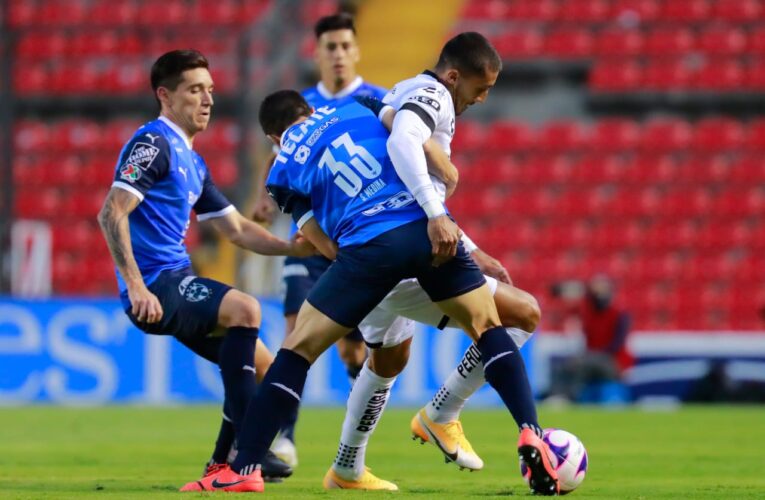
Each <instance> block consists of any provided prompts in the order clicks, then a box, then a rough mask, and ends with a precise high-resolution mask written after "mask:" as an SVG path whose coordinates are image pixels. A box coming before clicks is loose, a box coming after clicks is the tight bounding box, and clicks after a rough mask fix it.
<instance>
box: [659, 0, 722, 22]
mask: <svg viewBox="0 0 765 500" xmlns="http://www.w3.org/2000/svg"><path fill="white" fill-rule="evenodd" d="M710 15H711V9H710V4H709V2H708V1H707V0H672V1H669V2H664V5H663V7H662V8H661V12H660V13H659V18H660V19H661V20H662V21H670V22H675V23H683V24H690V23H695V22H699V21H706V20H707V19H709V18H710Z"/></svg>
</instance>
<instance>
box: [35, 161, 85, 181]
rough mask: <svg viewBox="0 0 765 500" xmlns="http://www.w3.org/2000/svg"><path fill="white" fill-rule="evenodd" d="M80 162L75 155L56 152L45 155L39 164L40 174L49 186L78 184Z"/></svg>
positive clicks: (80, 170)
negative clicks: (51, 154) (55, 153)
mask: <svg viewBox="0 0 765 500" xmlns="http://www.w3.org/2000/svg"><path fill="white" fill-rule="evenodd" d="M81 167H82V164H81V162H80V159H79V158H78V157H77V156H69V155H67V156H64V155H63V154H57V155H55V156H47V157H46V159H45V160H44V161H43V162H41V164H40V165H39V171H40V175H42V176H43V179H44V182H45V184H46V185H49V186H56V187H63V186H73V185H79V183H80V177H81V176H82V168H81Z"/></svg>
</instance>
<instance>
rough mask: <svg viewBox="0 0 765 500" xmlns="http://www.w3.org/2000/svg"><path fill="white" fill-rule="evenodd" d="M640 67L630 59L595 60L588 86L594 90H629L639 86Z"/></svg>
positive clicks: (640, 78) (640, 77)
mask: <svg viewBox="0 0 765 500" xmlns="http://www.w3.org/2000/svg"><path fill="white" fill-rule="evenodd" d="M641 80H642V68H641V67H640V65H639V64H638V63H637V62H635V61H631V60H627V61H621V60H612V59H604V60H600V61H596V62H595V65H594V67H593V69H592V70H591V72H590V79H589V86H590V88H591V89H592V90H594V91H596V92H631V91H634V90H637V89H639V88H640V86H641Z"/></svg>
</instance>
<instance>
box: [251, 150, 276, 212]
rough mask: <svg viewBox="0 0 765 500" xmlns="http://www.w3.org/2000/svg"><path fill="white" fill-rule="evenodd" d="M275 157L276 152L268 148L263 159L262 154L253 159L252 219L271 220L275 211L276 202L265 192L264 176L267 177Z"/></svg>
mask: <svg viewBox="0 0 765 500" xmlns="http://www.w3.org/2000/svg"><path fill="white" fill-rule="evenodd" d="M275 158H276V152H274V151H273V150H269V151H268V156H266V158H265V159H264V158H263V157H262V155H258V156H257V158H256V160H255V171H254V174H253V177H254V179H253V182H254V186H253V191H254V193H255V207H254V208H253V210H252V219H253V220H254V221H256V222H271V221H272V220H273V218H274V214H275V213H276V204H275V203H274V200H272V199H271V197H270V196H268V193H267V192H266V177H268V171H269V169H270V168H271V165H272V164H273V163H274V159H275Z"/></svg>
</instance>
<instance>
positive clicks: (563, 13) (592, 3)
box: [558, 0, 610, 23]
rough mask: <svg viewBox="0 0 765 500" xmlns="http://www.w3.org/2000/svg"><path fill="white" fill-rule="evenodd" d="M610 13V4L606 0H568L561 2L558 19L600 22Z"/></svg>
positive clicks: (577, 21)
mask: <svg viewBox="0 0 765 500" xmlns="http://www.w3.org/2000/svg"><path fill="white" fill-rule="evenodd" d="M609 14H610V5H609V3H608V2H606V1H605V0H567V1H565V2H561V5H560V11H559V12H558V19H559V20H560V21H563V22H573V23H599V22H603V21H605V20H606V19H607V18H608V16H609Z"/></svg>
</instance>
